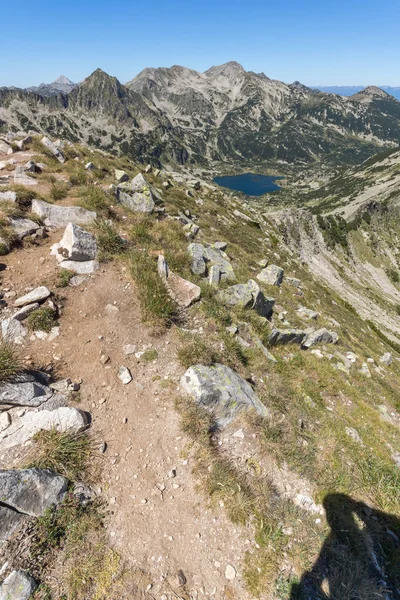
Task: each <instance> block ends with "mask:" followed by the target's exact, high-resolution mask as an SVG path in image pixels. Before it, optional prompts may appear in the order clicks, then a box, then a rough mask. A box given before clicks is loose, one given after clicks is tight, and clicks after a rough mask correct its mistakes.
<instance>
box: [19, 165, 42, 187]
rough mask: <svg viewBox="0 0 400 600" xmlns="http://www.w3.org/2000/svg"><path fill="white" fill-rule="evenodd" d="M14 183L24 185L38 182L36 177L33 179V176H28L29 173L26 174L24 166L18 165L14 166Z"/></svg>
mask: <svg viewBox="0 0 400 600" xmlns="http://www.w3.org/2000/svg"><path fill="white" fill-rule="evenodd" d="M14 183H15V184H16V185H25V186H29V185H37V184H38V182H37V180H36V179H33V177H29V175H27V174H26V171H25V168H24V167H23V166H22V165H18V166H16V167H15V173H14Z"/></svg>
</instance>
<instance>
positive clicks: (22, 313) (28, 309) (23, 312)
mask: <svg viewBox="0 0 400 600" xmlns="http://www.w3.org/2000/svg"><path fill="white" fill-rule="evenodd" d="M39 306H40V304H39V302H33V303H32V304H25V306H23V307H22V308H20V309H19V310H17V312H16V313H14V314H13V316H12V318H13V319H16V320H17V321H24V320H25V319H26V318H27V317H29V315H30V314H31V313H32V312H33V311H34V310H37V309H38V308H39Z"/></svg>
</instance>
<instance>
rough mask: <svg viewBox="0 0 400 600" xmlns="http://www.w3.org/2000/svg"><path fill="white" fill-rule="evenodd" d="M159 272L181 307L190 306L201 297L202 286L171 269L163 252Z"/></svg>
mask: <svg viewBox="0 0 400 600" xmlns="http://www.w3.org/2000/svg"><path fill="white" fill-rule="evenodd" d="M158 274H159V275H160V277H161V279H162V280H163V281H164V283H165V287H166V288H167V291H168V293H169V295H170V296H171V298H173V299H174V300H175V302H176V303H177V304H178V305H179V306H180V307H182V308H188V307H189V306H191V305H192V304H193V303H194V302H197V300H199V299H200V296H201V289H200V287H199V286H198V285H196V284H195V283H192V282H191V281H188V280H187V279H183V277H180V276H179V275H177V274H176V273H174V272H173V271H171V270H170V269H169V268H168V265H167V262H166V260H165V258H164V256H162V255H161V254H160V256H159V257H158Z"/></svg>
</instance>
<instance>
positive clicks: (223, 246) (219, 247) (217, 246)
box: [213, 242, 228, 252]
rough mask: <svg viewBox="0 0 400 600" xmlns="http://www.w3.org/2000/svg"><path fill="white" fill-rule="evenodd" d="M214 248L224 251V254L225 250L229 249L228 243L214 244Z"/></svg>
mask: <svg viewBox="0 0 400 600" xmlns="http://www.w3.org/2000/svg"><path fill="white" fill-rule="evenodd" d="M213 246H214V248H215V249H216V250H222V251H223V252H225V250H226V249H227V247H228V243H227V242H214V244H213Z"/></svg>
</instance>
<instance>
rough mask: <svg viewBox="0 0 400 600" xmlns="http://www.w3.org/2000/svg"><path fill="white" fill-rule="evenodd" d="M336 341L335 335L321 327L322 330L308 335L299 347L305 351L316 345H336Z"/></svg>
mask: <svg viewBox="0 0 400 600" xmlns="http://www.w3.org/2000/svg"><path fill="white" fill-rule="evenodd" d="M338 339H339V338H338V335H337V333H335V332H333V331H332V332H331V331H328V330H327V329H326V328H325V327H322V329H318V330H317V331H313V332H312V333H309V334H308V335H307V337H306V338H305V340H304V341H303V342H302V345H301V346H302V348H304V349H306V348H311V346H315V345H316V344H336V342H337V341H338Z"/></svg>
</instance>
